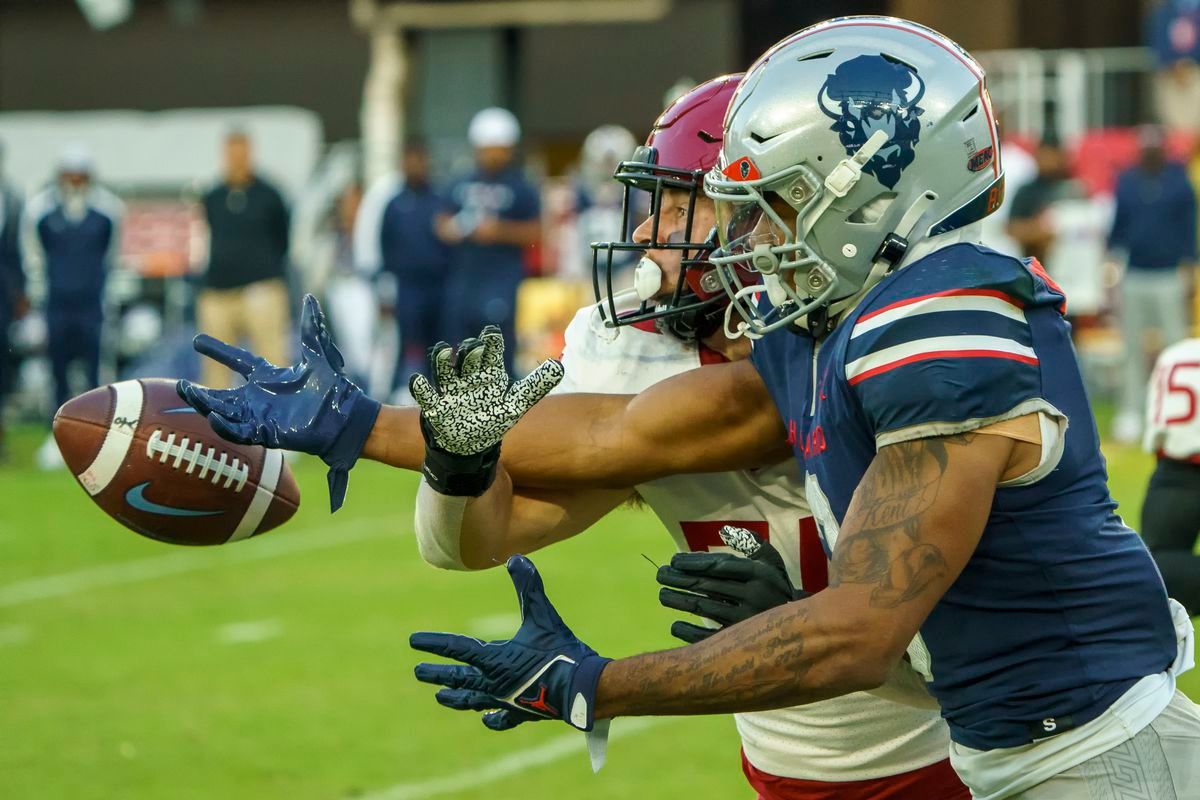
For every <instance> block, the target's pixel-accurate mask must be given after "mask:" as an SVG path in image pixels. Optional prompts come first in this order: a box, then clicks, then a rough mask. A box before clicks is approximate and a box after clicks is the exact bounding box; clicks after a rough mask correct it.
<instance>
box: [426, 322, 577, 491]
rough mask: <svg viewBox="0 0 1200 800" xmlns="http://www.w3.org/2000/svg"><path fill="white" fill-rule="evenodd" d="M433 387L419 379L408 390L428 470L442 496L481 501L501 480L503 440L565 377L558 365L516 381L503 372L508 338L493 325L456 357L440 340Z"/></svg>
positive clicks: (432, 355)
mask: <svg viewBox="0 0 1200 800" xmlns="http://www.w3.org/2000/svg"><path fill="white" fill-rule="evenodd" d="M429 361H430V366H431V368H432V369H431V371H432V373H433V380H434V385H433V386H431V385H430V383H429V381H427V380H426V379H425V377H424V376H423V375H413V376H412V379H411V380H410V381H409V384H408V386H409V392H411V393H412V396H413V399H414V400H416V402H417V405H418V406H420V408H421V432H422V433H423V434H424V435H425V463H424V464H423V465H422V472H423V473H424V475H425V478H426V480H427V481H428V482H429V484H430V486H432V487H433V488H434V489H435V490H437V491H438V492H440V493H442V494H446V495H451V496H456V497H461V496H470V497H478V496H479V495H481V494H483V493H484V492H485V491H487V489H488V487H489V486H491V485H492V480H493V479H494V478H495V476H496V464H497V462H498V461H499V458H500V442H501V440H502V439H503V438H504V435H505V434H506V433H508V431H509V429H510V428H512V426H513V425H516V424H517V421H518V420H520V419H521V417H523V416H525V412H527V411H529V409H530V408H532V407H533V406H534V404H535V403H537V402H538V401H539V400H541V399H542V398H543V397H545V396H546V395H547V394H549V392H550V390H551V389H553V388H554V387H555V386H557V385H558V382H559V381H560V380H562V377H563V366H562V364H561V363H559V362H558V361H555V360H553V359H550V360H547V361H543V362H542V363H541V364H540V365H539V366H538V367H537V369H535V370H534V371H533V372H531V373H529V374H528V375H526V376H525V377H524V378H522V379H521V380H519V381H517V382H515V383H514V382H512V380H511V379H510V378H509V376H508V372H507V371H506V370H505V369H504V336H503V335H502V334H501V333H500V329H499V328H497V327H496V326H494V325H488V326H487V327H485V328H484V329H483V330H482V331H481V332H480V334H479V338H470V339H466V340H464V341H463V342H462V343H460V344H459V346H458V349H457V351H454V350H452V349H451V347H450V345H449V344H447V343H445V342H438V343H437V344H436V345H434V346H433V348H432V349H431V350H430V351H429ZM435 387H436V388H435Z"/></svg>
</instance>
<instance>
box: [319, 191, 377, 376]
mask: <svg viewBox="0 0 1200 800" xmlns="http://www.w3.org/2000/svg"><path fill="white" fill-rule="evenodd" d="M362 202H363V191H362V186H361V185H360V184H359V183H358V182H356V181H351V182H350V183H348V184H347V185H346V186H344V187H343V188H342V190H341V192H339V193H338V195H337V197H335V198H334V199H333V203H332V205H331V207H330V208H329V210H328V212H327V213H326V215H325V219H324V221H323V222H322V224H321V225H320V228H319V229H318V231H317V237H316V242H315V245H314V249H313V253H312V255H311V256H310V259H309V260H310V262H311V263H310V264H309V267H310V271H309V275H308V290H309V291H310V292H312V293H313V294H315V295H317V296H318V297H321V298H323V299H324V303H325V307H326V308H328V309H329V312H330V314H329V317H330V319H329V322H330V324H331V325H332V327H333V329H334V331H336V332H337V336H338V340H339V341H341V342H342V343H343V345H342V346H343V350H342V356H343V357H344V358H345V359H346V371H347V372H349V373H350V376H351V377H352V378H353V379H354V381H355V382H356V383H358V384H359V385H361V386H366V385H367V384H368V383H369V376H370V373H371V355H372V354H373V353H374V350H375V323H376V322H377V320H378V310H377V306H378V303H377V302H376V299H375V292H374V289H373V287H372V286H371V283H370V281H369V279H368V278H367V276H364V275H363V274H362V273H361V272H360V271H359V270H358V268H357V264H356V261H355V253H354V249H355V248H354V236H355V226H356V224H357V221H358V216H359V213H360V209H361V208H362Z"/></svg>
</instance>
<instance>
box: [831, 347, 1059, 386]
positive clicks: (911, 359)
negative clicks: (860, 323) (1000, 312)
mask: <svg viewBox="0 0 1200 800" xmlns="http://www.w3.org/2000/svg"><path fill="white" fill-rule="evenodd" d="M966 358H1001V359H1008V360H1009V361H1017V362H1019V363H1022V364H1030V365H1036V364H1037V363H1038V357H1037V353H1036V352H1034V350H1033V348H1032V347H1028V346H1026V345H1023V344H1021V343H1019V342H1016V341H1013V340H1012V339H1008V338H1003V337H998V336H972V335H960V336H933V337H929V338H926V339H917V340H915V341H912V342H905V343H904V344H898V345H894V346H892V347H886V348H884V349H882V350H877V351H875V352H873V353H870V354H868V355H865V356H863V357H861V358H857V359H855V360H854V361H851V362H850V363H848V364H847V365H846V380H847V381H849V382H850V385H851V386H854V385H855V384H858V383H861V382H862V381H865V380H867V379H868V378H873V377H875V376H876V375H882V374H884V373H887V372H891V371H892V370H894V369H897V368H899V367H903V366H907V365H908V364H915V363H917V362H920V361H929V360H931V359H966Z"/></svg>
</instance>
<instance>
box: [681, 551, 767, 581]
mask: <svg viewBox="0 0 1200 800" xmlns="http://www.w3.org/2000/svg"><path fill="white" fill-rule="evenodd" d="M662 569H667V567H663V568H662ZM670 569H672V570H674V571H675V572H677V573H679V574H682V575H692V576H695V577H705V578H721V579H723V580H732V581H747V580H751V579H753V578H754V577H755V576H756V575H757V574H758V570H759V569H761V567H759V565H757V564H755V563H754V562H753V561H749V560H748V559H745V558H742V557H741V556H735V555H733V554H732V553H676V554H675V555H673V556H671V565H670Z"/></svg>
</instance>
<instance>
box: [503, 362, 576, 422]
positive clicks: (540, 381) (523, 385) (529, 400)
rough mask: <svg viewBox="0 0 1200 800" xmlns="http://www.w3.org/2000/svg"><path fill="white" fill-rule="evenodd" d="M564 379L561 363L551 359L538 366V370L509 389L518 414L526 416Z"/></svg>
mask: <svg viewBox="0 0 1200 800" xmlns="http://www.w3.org/2000/svg"><path fill="white" fill-rule="evenodd" d="M562 378H563V365H562V363H561V362H559V361H555V360H554V359H549V360H546V361H543V362H542V363H541V364H539V365H538V367H537V369H535V370H534V371H533V372H531V373H529V374H528V375H526V376H525V377H524V378H522V379H521V380H519V381H517V382H516V383H514V384H513V385H512V388H511V389H509V392H508V395H509V398H511V399H512V401H513V402H514V404H515V406H516V408H517V410H518V412H519V413H520V414H524V413H525V412H526V411H528V410H529V409H530V408H532V407H533V406H534V405H535V404H536V403H537V402H538V401H540V400H541V399H542V398H543V397H545V396H546V395H548V394H550V392H551V390H553V389H554V387H555V386H558V383H559V381H561V380H562Z"/></svg>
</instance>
